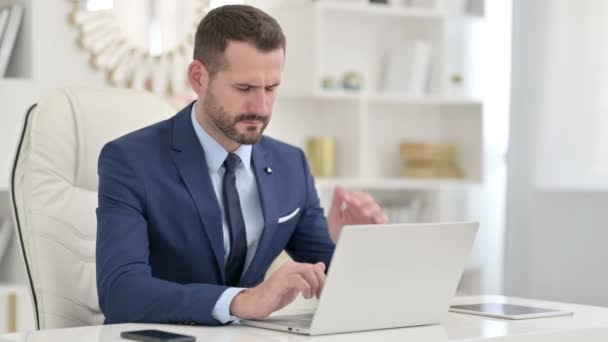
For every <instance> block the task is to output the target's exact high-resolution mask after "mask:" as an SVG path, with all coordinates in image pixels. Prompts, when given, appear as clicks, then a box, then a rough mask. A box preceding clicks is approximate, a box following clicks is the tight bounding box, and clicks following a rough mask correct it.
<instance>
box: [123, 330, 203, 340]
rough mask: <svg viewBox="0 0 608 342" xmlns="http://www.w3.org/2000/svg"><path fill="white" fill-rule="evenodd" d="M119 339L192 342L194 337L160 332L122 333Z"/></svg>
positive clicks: (139, 331)
mask: <svg viewBox="0 0 608 342" xmlns="http://www.w3.org/2000/svg"><path fill="white" fill-rule="evenodd" d="M120 337H122V338H126V339H129V340H134V341H142V342H193V341H196V337H194V336H188V335H180V334H175V333H171V332H167V331H161V330H138V331H123V332H121V333H120Z"/></svg>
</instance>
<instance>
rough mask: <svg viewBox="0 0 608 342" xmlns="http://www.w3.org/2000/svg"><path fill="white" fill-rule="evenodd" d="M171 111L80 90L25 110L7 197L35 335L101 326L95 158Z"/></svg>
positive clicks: (130, 97)
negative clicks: (28, 288) (28, 290)
mask: <svg viewBox="0 0 608 342" xmlns="http://www.w3.org/2000/svg"><path fill="white" fill-rule="evenodd" d="M175 112H176V110H175V108H173V107H172V106H171V105H169V104H168V103H167V102H166V101H165V100H164V99H162V98H158V97H156V96H155V95H152V94H150V93H144V92H136V91H132V90H126V89H81V88H71V89H62V90H57V91H54V92H53V93H52V94H50V95H49V96H48V97H46V98H44V99H42V100H41V101H40V103H39V104H38V105H34V106H32V107H31V108H30V110H29V111H28V114H27V116H26V118H25V120H24V125H23V132H22V135H21V141H20V143H19V147H18V150H17V153H16V156H15V161H14V164H13V173H12V177H11V189H10V190H11V198H12V205H13V215H14V220H15V227H16V228H17V232H18V235H19V240H20V243H21V248H22V251H23V257H24V259H25V265H26V269H27V271H28V277H29V280H30V286H31V290H32V296H33V302H34V311H35V313H36V322H37V326H38V328H39V329H49V328H63V327H73V326H86V325H97V324H102V323H103V320H104V317H103V314H102V313H101V311H100V309H99V303H98V299H97V286H96V275H95V240H96V231H97V224H96V217H95V208H96V207H97V185H98V179H97V178H98V177H97V159H98V157H99V153H100V151H101V148H102V147H103V145H104V144H105V143H106V142H108V141H110V140H113V139H115V138H118V137H119V136H121V135H124V134H126V133H128V132H131V131H134V130H136V129H138V128H142V127H144V126H147V125H149V124H152V123H154V122H157V121H160V120H163V119H166V118H168V117H170V116H171V115H173V114H174V113H175Z"/></svg>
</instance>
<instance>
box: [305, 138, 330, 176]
mask: <svg viewBox="0 0 608 342" xmlns="http://www.w3.org/2000/svg"><path fill="white" fill-rule="evenodd" d="M335 153H336V143H335V140H334V139H333V138H330V137H315V138H310V139H308V140H307V141H306V156H307V158H308V164H309V165H310V172H311V173H312V175H313V176H315V177H333V176H334V169H335Z"/></svg>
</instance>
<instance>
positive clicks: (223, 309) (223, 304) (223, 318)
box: [211, 287, 246, 324]
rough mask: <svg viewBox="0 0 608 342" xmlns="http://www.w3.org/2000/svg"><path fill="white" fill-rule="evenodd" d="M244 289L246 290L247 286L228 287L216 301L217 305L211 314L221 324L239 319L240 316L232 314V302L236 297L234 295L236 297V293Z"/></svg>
mask: <svg viewBox="0 0 608 342" xmlns="http://www.w3.org/2000/svg"><path fill="white" fill-rule="evenodd" d="M243 290H246V288H241V287H229V288H227V289H226V291H224V293H222V295H221V296H220V298H219V299H218V300H217V302H215V306H214V307H213V311H212V312H211V316H213V318H215V319H216V320H217V321H218V322H220V323H221V324H226V323H229V322H232V321H236V320H238V319H239V318H238V317H236V316H231V315H230V304H232V300H233V299H234V297H236V295H237V294H239V293H240V292H241V291H243Z"/></svg>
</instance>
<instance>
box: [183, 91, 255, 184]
mask: <svg viewBox="0 0 608 342" xmlns="http://www.w3.org/2000/svg"><path fill="white" fill-rule="evenodd" d="M196 105H197V102H194V103H193V104H192V110H191V112H190V117H191V119H192V126H193V127H194V132H195V133H196V136H197V137H198V141H199V142H200V143H201V146H202V147H203V151H205V160H206V161H207V167H208V168H209V170H211V171H213V172H219V171H220V169H221V167H222V166H223V164H224V160H226V157H228V152H227V151H226V149H224V147H223V146H222V145H220V144H219V143H218V142H217V141H215V139H213V138H212V137H211V136H210V135H209V134H208V133H207V132H205V130H204V129H203V128H202V127H201V125H200V124H199V123H198V121H196ZM251 148H252V146H251V145H241V146H239V148H237V149H236V151H234V153H235V154H236V155H237V156H239V158H241V163H242V165H243V166H245V169H246V170H247V171H249V170H250V167H251Z"/></svg>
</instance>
